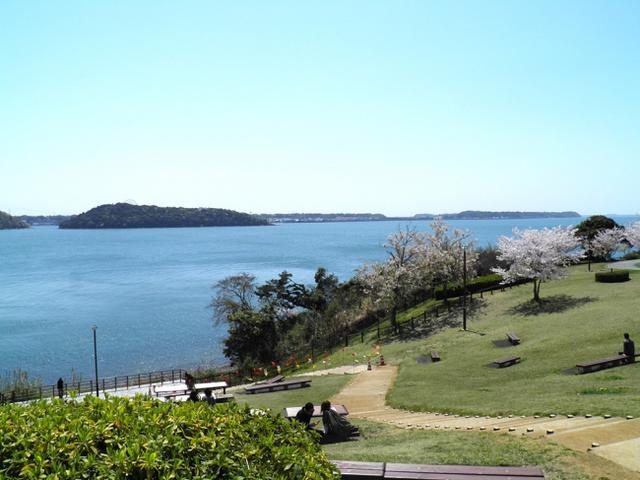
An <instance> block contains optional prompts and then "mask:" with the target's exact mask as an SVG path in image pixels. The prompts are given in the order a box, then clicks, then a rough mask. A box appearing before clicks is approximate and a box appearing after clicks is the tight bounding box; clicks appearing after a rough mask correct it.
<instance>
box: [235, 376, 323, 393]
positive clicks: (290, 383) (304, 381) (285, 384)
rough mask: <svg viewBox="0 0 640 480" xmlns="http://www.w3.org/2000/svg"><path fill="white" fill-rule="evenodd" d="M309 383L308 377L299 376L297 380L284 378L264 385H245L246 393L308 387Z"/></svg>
mask: <svg viewBox="0 0 640 480" xmlns="http://www.w3.org/2000/svg"><path fill="white" fill-rule="evenodd" d="M310 383H311V379H310V378H300V379H298V380H285V381H282V382H278V383H267V384H264V385H257V384H255V385H253V386H251V387H245V389H244V391H245V392H246V393H266V392H276V391H278V390H291V389H294V388H304V387H308V386H309V384H310Z"/></svg>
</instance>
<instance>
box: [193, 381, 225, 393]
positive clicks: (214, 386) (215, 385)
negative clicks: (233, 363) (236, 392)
mask: <svg viewBox="0 0 640 480" xmlns="http://www.w3.org/2000/svg"><path fill="white" fill-rule="evenodd" d="M228 386H229V385H228V384H227V382H208V383H196V384H195V385H194V386H193V389H194V390H195V391H196V392H201V391H203V390H207V389H209V390H220V389H222V393H223V394H226V393H227V387H228Z"/></svg>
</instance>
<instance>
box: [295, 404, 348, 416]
mask: <svg viewBox="0 0 640 480" xmlns="http://www.w3.org/2000/svg"><path fill="white" fill-rule="evenodd" d="M301 408H302V407H286V408H283V409H282V416H283V417H284V418H288V419H292V418H295V417H296V414H297V413H298V412H299V411H300V409H301ZM331 409H332V410H333V411H335V412H336V413H337V414H338V415H342V416H346V415H349V410H347V407H345V406H344V405H331ZM321 416H322V412H321V411H320V405H314V406H313V417H321Z"/></svg>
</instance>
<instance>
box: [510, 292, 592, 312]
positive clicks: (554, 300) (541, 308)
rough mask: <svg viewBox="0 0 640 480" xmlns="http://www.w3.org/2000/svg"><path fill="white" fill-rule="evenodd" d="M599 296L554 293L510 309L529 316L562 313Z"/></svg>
mask: <svg viewBox="0 0 640 480" xmlns="http://www.w3.org/2000/svg"><path fill="white" fill-rule="evenodd" d="M596 300H597V298H591V297H582V298H576V297H571V296H569V295H554V296H552V297H546V298H542V299H540V301H539V302H536V301H535V300H529V301H528V302H525V303H522V304H520V305H517V306H515V307H513V308H512V309H510V310H509V313H510V314H511V315H522V316H525V317H529V316H532V315H541V314H544V313H560V312H564V311H567V310H570V309H572V308H576V307H581V306H582V305H585V304H587V303H591V302H595V301H596Z"/></svg>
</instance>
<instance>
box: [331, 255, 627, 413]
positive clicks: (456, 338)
mask: <svg viewBox="0 0 640 480" xmlns="http://www.w3.org/2000/svg"><path fill="white" fill-rule="evenodd" d="M594 268H595V269H598V268H602V266H600V265H596V266H595V267H594ZM541 296H542V297H543V303H542V305H541V307H540V308H538V307H537V306H535V305H532V304H531V302H530V301H529V300H530V298H531V289H530V287H529V286H528V285H524V286H520V287H517V288H514V289H512V290H507V291H506V292H504V293H496V294H495V295H486V296H485V298H484V299H483V300H480V299H478V300H477V302H478V303H476V306H477V308H476V310H475V311H474V313H473V315H472V316H471V318H470V320H469V329H470V330H469V331H467V332H464V331H462V330H460V328H459V327H450V328H446V329H444V330H442V331H440V333H437V334H435V335H433V336H429V337H424V338H415V339H414V338H408V339H405V340H404V341H394V342H391V343H385V342H382V343H381V352H382V353H383V354H384V355H385V359H386V360H387V361H388V362H389V361H390V362H392V363H395V364H399V365H400V371H399V375H398V380H397V383H396V385H395V387H394V388H393V389H392V391H391V392H390V393H389V395H388V399H387V400H388V402H389V403H390V404H391V405H392V406H394V407H398V408H405V409H410V410H418V411H444V412H456V413H466V414H469V413H474V414H487V415H488V414H493V415H495V414H502V413H514V414H523V415H524V414H529V415H533V414H545V413H558V414H586V413H592V414H594V415H595V414H606V413H609V414H612V415H634V416H640V363H638V364H635V365H628V366H623V367H618V368H614V369H608V370H603V371H600V372H596V373H590V374H586V375H575V373H574V371H573V368H574V367H575V364H576V363H579V362H582V361H588V360H594V359H598V358H602V357H606V356H610V355H612V354H616V353H617V352H618V351H619V350H621V346H622V334H623V333H624V332H629V333H630V334H631V337H632V338H636V340H637V341H640V272H633V273H632V275H631V281H629V282H626V283H618V284H605V283H596V282H595V281H594V274H593V272H591V273H589V272H587V271H586V266H584V265H579V266H575V267H572V268H571V269H570V277H569V278H567V279H564V280H560V281H556V282H551V283H548V284H544V285H543V287H542V290H541ZM449 320H450V322H451V323H453V324H455V325H458V324H459V322H458V320H456V319H449ZM509 331H514V332H516V333H517V334H518V335H519V336H520V338H521V340H522V343H521V344H520V345H519V346H515V347H512V346H504V344H506V341H505V340H506V336H505V334H506V332H509ZM432 349H435V350H438V351H439V352H440V354H441V356H442V362H440V363H437V364H433V363H419V362H418V361H417V358H419V357H421V356H428V353H429V351H430V350H432ZM374 351H375V349H374V347H373V342H369V343H365V344H357V345H354V346H351V347H349V348H347V349H341V350H339V351H338V352H336V353H334V354H333V355H332V356H331V358H330V361H331V364H332V365H336V364H340V363H350V362H351V361H352V359H353V358H356V359H358V361H366V360H365V358H364V357H363V355H366V354H373V353H374ZM353 354H355V356H354V355H353ZM511 355H518V356H520V357H522V363H520V364H518V365H515V366H512V367H509V368H504V369H495V368H491V367H490V366H489V365H490V363H491V362H492V361H494V360H496V359H499V358H503V357H507V356H511Z"/></svg>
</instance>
